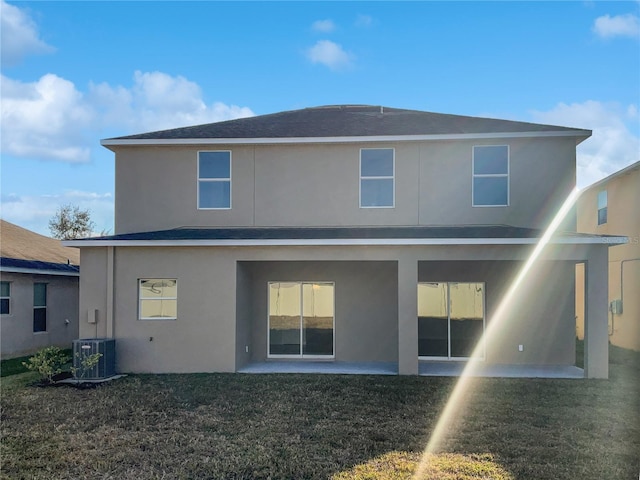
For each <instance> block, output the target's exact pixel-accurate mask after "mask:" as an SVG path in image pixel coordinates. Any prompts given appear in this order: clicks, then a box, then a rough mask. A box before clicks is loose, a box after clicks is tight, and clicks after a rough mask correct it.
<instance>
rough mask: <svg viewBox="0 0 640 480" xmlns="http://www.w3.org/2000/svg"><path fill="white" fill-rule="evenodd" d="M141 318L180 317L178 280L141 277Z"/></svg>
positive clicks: (170, 318) (165, 318)
mask: <svg viewBox="0 0 640 480" xmlns="http://www.w3.org/2000/svg"><path fill="white" fill-rule="evenodd" d="M138 299H139V302H140V306H139V308H138V310H139V314H138V318H139V319H140V320H176V319H177V318H178V281H177V280H176V279H168V278H141V279H140V280H139V284H138Z"/></svg>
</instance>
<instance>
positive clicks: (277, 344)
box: [268, 282, 335, 358]
mask: <svg viewBox="0 0 640 480" xmlns="http://www.w3.org/2000/svg"><path fill="white" fill-rule="evenodd" d="M268 322H269V326H268V344H269V350H268V356H269V357H311V358H313V357H332V356H333V351H334V329H335V321H334V284H333V283H330V282H271V283H269V320H268Z"/></svg>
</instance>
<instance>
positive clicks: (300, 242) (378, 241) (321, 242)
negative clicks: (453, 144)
mask: <svg viewBox="0 0 640 480" xmlns="http://www.w3.org/2000/svg"><path fill="white" fill-rule="evenodd" d="M538 241H539V239H538V238H349V239H342V238H338V239H315V238H314V239H278V240H274V239H269V240H84V241H82V240H68V241H65V242H63V243H62V244H63V245H64V246H67V247H323V246H416V245H417V246H421V245H448V246H452V245H534V244H536V243H538ZM627 241H628V239H627V237H606V238H601V237H600V238H598V237H595V238H594V237H589V238H557V239H552V240H551V242H550V243H552V244H561V245H585V244H586V245H588V244H606V245H608V246H615V245H622V244H625V243H627Z"/></svg>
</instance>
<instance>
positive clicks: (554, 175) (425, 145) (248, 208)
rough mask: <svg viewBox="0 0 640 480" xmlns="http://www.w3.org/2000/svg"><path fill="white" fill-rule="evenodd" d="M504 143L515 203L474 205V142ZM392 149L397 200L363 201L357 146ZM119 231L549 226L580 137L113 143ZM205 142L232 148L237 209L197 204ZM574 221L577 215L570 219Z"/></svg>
mask: <svg viewBox="0 0 640 480" xmlns="http://www.w3.org/2000/svg"><path fill="white" fill-rule="evenodd" d="M496 144H499V145H508V146H509V151H510V159H509V191H510V199H509V206H506V207H473V206H472V195H471V192H472V187H471V186H472V156H473V146H474V145H496ZM361 148H393V149H394V151H395V176H394V178H395V205H394V207H393V208H360V206H359V188H360V187H359V186H360V183H359V182H360V170H359V168H360V167H359V165H360V149H361ZM114 150H115V151H116V205H115V210H116V211H115V219H116V225H115V233H117V234H120V233H128V232H140V231H151V230H163V229H168V228H176V227H181V226H224V227H232V226H270V227H274V226H364V225H474V224H475V225H489V224H509V225H512V226H520V227H532V228H543V227H545V226H546V225H547V222H548V221H549V219H550V217H551V216H552V215H553V214H554V213H555V211H556V210H557V208H558V207H559V205H560V204H561V203H562V201H563V200H564V199H565V198H566V196H567V195H568V193H569V191H570V190H571V188H572V187H573V186H574V185H575V172H576V170H575V140H574V139H573V138H535V139H526V138H525V139H501V140H492V141H489V140H475V141H471V140H465V141H457V142H444V141H432V142H389V143H386V142H382V143H351V144H349V143H344V144H331V145H311V144H310V145H255V146H246V145H245V146H237V145H219V146H218V145H216V146H189V147H187V146H184V147H179V146H173V147H169V146H163V147H150V146H146V147H122V146H121V147H114ZM200 150H229V151H231V158H232V174H231V176H232V180H231V192H232V193H231V197H232V202H231V203H232V208H231V209H226V210H199V209H198V208H197V183H198V182H197V156H198V151H200ZM566 225H567V227H568V228H569V229H574V230H575V216H574V215H571V218H570V219H569V220H568V222H567V224H566Z"/></svg>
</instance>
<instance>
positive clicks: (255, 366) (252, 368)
mask: <svg viewBox="0 0 640 480" xmlns="http://www.w3.org/2000/svg"><path fill="white" fill-rule="evenodd" d="M238 372H239V373H325V374H345V375H397V374H398V364H397V363H383V362H302V361H301V362H296V361H287V362H281V361H273V362H259V363H250V364H249V365H247V366H245V367H243V368H241V369H239V370H238Z"/></svg>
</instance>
